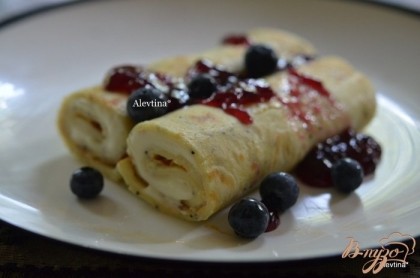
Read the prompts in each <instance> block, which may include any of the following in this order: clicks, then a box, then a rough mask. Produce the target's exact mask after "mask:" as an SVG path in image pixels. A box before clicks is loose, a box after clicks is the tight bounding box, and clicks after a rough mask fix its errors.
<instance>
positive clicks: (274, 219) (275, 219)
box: [265, 208, 280, 233]
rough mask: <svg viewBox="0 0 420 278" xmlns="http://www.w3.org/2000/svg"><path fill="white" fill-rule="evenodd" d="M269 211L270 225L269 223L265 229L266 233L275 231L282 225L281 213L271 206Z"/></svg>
mask: <svg viewBox="0 0 420 278" xmlns="http://www.w3.org/2000/svg"><path fill="white" fill-rule="evenodd" d="M268 213H269V215H270V218H269V219H268V225H267V228H266V229H265V232H266V233H268V232H271V231H274V230H275V229H277V227H278V226H279V225H280V215H279V213H278V212H276V211H273V210H270V208H268Z"/></svg>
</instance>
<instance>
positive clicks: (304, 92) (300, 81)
mask: <svg viewBox="0 0 420 278" xmlns="http://www.w3.org/2000/svg"><path fill="white" fill-rule="evenodd" d="M287 81H288V86H289V88H288V94H285V95H281V96H279V100H280V102H281V103H282V104H283V105H285V106H286V107H287V108H288V109H289V111H290V112H291V114H292V116H294V117H296V118H298V119H299V120H300V121H302V122H304V123H305V124H306V125H307V126H310V125H311V122H312V121H313V120H314V119H316V116H317V115H319V114H320V112H321V106H320V102H321V101H323V99H326V100H327V101H329V102H330V104H331V105H335V104H334V101H333V99H332V98H331V96H330V93H329V92H328V90H327V89H326V88H325V87H324V85H323V84H322V83H321V82H320V81H318V80H316V79H313V78H310V77H308V76H305V75H303V74H301V73H299V72H297V71H296V70H295V69H294V68H289V69H288V78H287ZM320 96H321V97H322V99H321V98H320Z"/></svg>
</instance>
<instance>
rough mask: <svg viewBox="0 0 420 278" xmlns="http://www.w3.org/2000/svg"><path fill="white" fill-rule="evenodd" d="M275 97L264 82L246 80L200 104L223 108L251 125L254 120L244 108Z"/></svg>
mask: <svg viewBox="0 0 420 278" xmlns="http://www.w3.org/2000/svg"><path fill="white" fill-rule="evenodd" d="M274 96H275V93H274V91H273V90H272V89H271V87H270V86H269V85H268V84H267V83H265V82H264V81H263V80H257V79H246V80H242V81H239V82H237V83H236V84H234V85H232V86H230V87H228V88H227V89H226V90H223V91H218V92H216V93H214V94H213V95H212V96H211V97H210V98H208V99H205V100H203V101H201V102H200V103H201V104H205V105H209V106H213V107H218V108H221V109H223V110H224V111H225V112H226V113H227V114H230V115H232V116H234V117H236V118H237V119H238V120H239V121H241V122H242V123H243V124H251V123H252V118H251V116H250V115H249V114H248V112H246V111H245V110H244V106H246V105H250V104H256V103H261V102H267V101H269V100H270V99H271V98H272V97H274Z"/></svg>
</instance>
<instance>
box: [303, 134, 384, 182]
mask: <svg viewBox="0 0 420 278" xmlns="http://www.w3.org/2000/svg"><path fill="white" fill-rule="evenodd" d="M381 154H382V150H381V146H380V145H379V144H378V143H377V142H376V141H375V139H373V138H372V137H370V136H368V135H365V134H362V133H357V132H355V131H354V130H352V129H346V130H344V131H343V132H342V133H340V134H338V135H335V136H332V137H330V138H328V139H326V140H325V141H323V142H321V143H319V144H317V145H316V146H315V147H314V148H312V150H311V151H310V152H309V153H308V154H307V155H306V157H305V158H304V159H303V161H302V162H300V163H299V164H298V166H297V167H296V175H297V177H298V178H299V179H300V180H301V181H303V182H305V183H306V184H307V185H310V186H314V187H330V186H331V185H332V182H331V174H330V172H331V167H332V165H333V164H334V163H335V162H336V161H338V160H339V159H341V158H345V157H349V158H352V159H354V160H356V161H358V162H359V163H360V165H361V166H362V168H363V172H364V174H365V176H367V175H370V174H372V173H374V171H375V169H376V166H377V164H378V163H379V161H380V158H381Z"/></svg>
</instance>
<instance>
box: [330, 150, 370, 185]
mask: <svg viewBox="0 0 420 278" xmlns="http://www.w3.org/2000/svg"><path fill="white" fill-rule="evenodd" d="M363 177H364V174H363V169H362V166H360V163H359V162H357V161H356V160H354V159H351V158H342V159H340V160H338V161H337V162H335V163H334V164H333V166H332V167H331V179H332V182H333V185H334V186H335V188H336V189H337V190H338V191H341V192H343V193H350V192H352V191H354V190H356V189H357V188H358V187H359V186H360V185H361V184H362V182H363Z"/></svg>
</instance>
